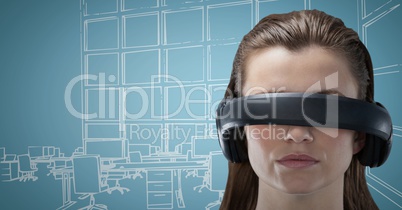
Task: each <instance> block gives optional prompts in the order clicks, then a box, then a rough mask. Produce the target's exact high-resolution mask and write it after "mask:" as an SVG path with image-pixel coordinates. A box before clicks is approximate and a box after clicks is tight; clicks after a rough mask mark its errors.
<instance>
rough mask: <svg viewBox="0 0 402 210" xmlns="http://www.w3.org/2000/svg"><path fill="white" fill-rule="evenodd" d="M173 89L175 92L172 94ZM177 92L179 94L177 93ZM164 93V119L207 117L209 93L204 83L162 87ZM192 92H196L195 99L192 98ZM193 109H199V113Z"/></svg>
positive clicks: (203, 118)
mask: <svg viewBox="0 0 402 210" xmlns="http://www.w3.org/2000/svg"><path fill="white" fill-rule="evenodd" d="M174 91H176V92H175V93H176V94H173V92H174ZM177 92H180V94H179V95H177ZM164 93H165V94H164V106H165V110H164V119H174V120H205V119H206V118H207V117H208V116H207V104H209V102H210V94H209V93H208V89H206V85H205V84H203V85H185V86H168V87H165V88H164ZM194 94H195V95H197V94H198V95H197V96H198V98H197V99H194V98H192V97H194ZM169 95H170V96H169ZM200 106H202V107H203V108H200ZM195 107H197V108H195ZM171 109H174V110H171ZM194 110H198V111H201V113H199V112H196V113H194ZM183 115H185V116H183Z"/></svg>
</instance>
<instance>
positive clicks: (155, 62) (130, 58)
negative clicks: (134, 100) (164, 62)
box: [122, 49, 161, 85]
mask: <svg viewBox="0 0 402 210" xmlns="http://www.w3.org/2000/svg"><path fill="white" fill-rule="evenodd" d="M145 58H146V59H147V60H145ZM145 61H146V63H145ZM140 62H142V63H140ZM144 63H145V65H146V66H144ZM139 64H141V65H139ZM134 65H136V66H134ZM122 71H123V84H124V85H138V84H150V83H152V84H154V83H159V82H160V74H161V52H160V49H154V50H142V51H132V52H125V53H123V54H122ZM140 73H141V74H145V73H146V74H145V75H148V76H145V78H144V77H143V76H142V75H141V74H140ZM138 76H141V79H142V80H138V79H137V78H136V77H138ZM152 76H154V77H155V78H157V79H155V80H156V81H155V80H152ZM133 79H134V81H133Z"/></svg>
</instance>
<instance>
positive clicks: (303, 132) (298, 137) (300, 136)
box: [285, 126, 314, 143]
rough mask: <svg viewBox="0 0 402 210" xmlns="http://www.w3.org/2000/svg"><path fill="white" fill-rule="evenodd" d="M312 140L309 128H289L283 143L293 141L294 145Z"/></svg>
mask: <svg viewBox="0 0 402 210" xmlns="http://www.w3.org/2000/svg"><path fill="white" fill-rule="evenodd" d="M313 140H314V138H313V135H311V132H310V127H305V126H289V129H288V131H287V133H286V135H285V141H294V142H295V143H301V142H306V143H309V142H312V141H313Z"/></svg>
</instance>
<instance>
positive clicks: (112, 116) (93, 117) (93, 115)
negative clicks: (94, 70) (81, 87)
mask: <svg viewBox="0 0 402 210" xmlns="http://www.w3.org/2000/svg"><path fill="white" fill-rule="evenodd" d="M101 74H102V73H101ZM100 78H101V77H100ZM103 78H104V76H103ZM100 83H101V84H104V82H102V81H101V82H100ZM100 87H101V88H90V89H86V90H85V113H87V114H86V115H85V117H86V118H84V119H85V120H87V121H97V120H98V121H99V120H100V121H102V122H108V121H109V122H110V121H112V122H113V121H118V120H119V116H120V113H121V110H120V99H119V96H120V88H116V87H104V85H103V87H102V85H100ZM91 99H93V100H91Z"/></svg>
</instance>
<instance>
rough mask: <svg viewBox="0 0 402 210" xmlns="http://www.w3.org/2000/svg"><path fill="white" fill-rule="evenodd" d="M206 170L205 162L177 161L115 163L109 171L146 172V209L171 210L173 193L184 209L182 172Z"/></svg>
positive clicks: (180, 206)
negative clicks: (174, 187) (165, 209)
mask: <svg viewBox="0 0 402 210" xmlns="http://www.w3.org/2000/svg"><path fill="white" fill-rule="evenodd" d="M188 169H194V170H197V169H199V170H206V169H208V165H207V164H206V163H205V161H180V162H179V161H178V162H170V161H166V162H149V163H117V164H116V166H115V167H114V168H112V169H110V170H111V171H116V172H117V171H120V172H122V171H124V172H128V173H129V172H133V171H139V170H142V171H146V174H147V179H146V184H147V208H162V209H163V208H170V209H172V208H173V195H174V193H175V195H176V200H177V205H178V206H179V208H184V207H185V204H184V199H183V194H182V189H181V171H182V170H188ZM173 172H177V183H178V188H179V189H177V190H175V191H174V190H173Z"/></svg>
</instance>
